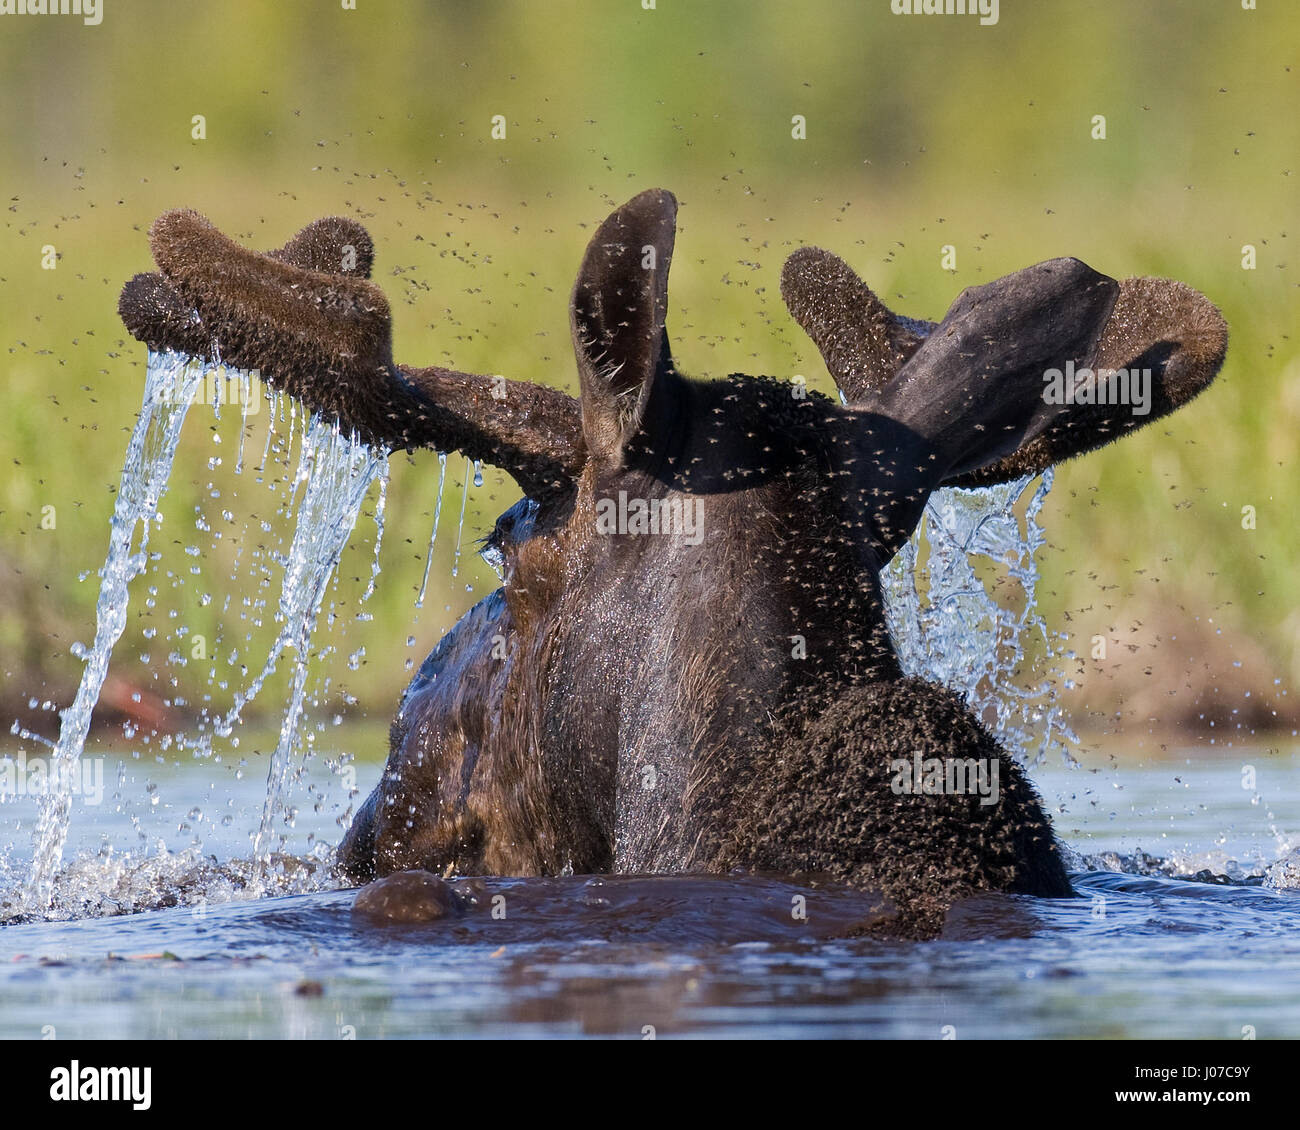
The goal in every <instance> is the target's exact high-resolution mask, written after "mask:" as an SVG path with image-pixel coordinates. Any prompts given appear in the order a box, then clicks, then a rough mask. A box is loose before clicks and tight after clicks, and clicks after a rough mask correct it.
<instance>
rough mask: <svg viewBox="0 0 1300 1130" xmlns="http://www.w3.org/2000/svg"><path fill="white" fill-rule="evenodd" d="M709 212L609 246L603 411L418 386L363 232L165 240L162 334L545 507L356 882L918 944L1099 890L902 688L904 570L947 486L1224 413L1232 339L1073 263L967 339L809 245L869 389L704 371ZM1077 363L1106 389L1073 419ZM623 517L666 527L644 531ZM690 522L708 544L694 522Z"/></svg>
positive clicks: (528, 504)
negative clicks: (727, 893) (985, 896)
mask: <svg viewBox="0 0 1300 1130" xmlns="http://www.w3.org/2000/svg"><path fill="white" fill-rule="evenodd" d="M676 215H677V201H676V199H675V198H674V197H673V196H672V195H671V194H670V193H668V192H666V191H663V190H649V191H646V192H642V193H641V194H640V195H638V196H636V197H634V198H633V199H632V200H630V201H628V202H627V203H626V204H624V205H623V206H622V207H620V208H618V209H617V210H616V211H615V212H613V214H611V215H610V216H609V217H608V218H607V219H606V220H605V221H604V223H603V224H602V225H601V226H600V228H599V229H598V230H597V231H596V233H595V235H594V236H593V237H592V239H591V241H590V244H589V246H588V248H587V251H586V254H585V257H584V258H583V260H582V264H581V267H580V269H579V271H578V277H577V281H576V284H575V286H574V288H573V293H572V299H571V306H570V314H571V326H572V333H573V344H574V350H575V353H576V357H577V369H578V378H579V387H580V396H579V397H578V398H576V399H575V398H573V397H570V396H568V395H566V394H565V393H563V392H561V391H559V390H556V389H553V388H549V387H545V386H542V385H537V384H532V383H529V382H524V381H515V380H507V379H504V378H500V377H497V378H494V377H490V376H484V375H476V374H470V373H461V372H456V371H453V370H448V369H443V368H437V367H433V368H422V369H418V368H411V367H408V366H404V365H397V364H395V363H394V361H393V358H392V347H391V338H392V334H391V315H390V310H389V306H388V303H387V302H386V300H385V298H384V296H383V294H382V292H381V291H380V290H379V288H378V287H377V286H375V285H374V284H373V283H371V282H370V281H369V274H370V269H371V266H372V264H373V260H374V245H373V243H372V241H371V239H370V237H369V235H368V234H367V233H366V231H365V230H364V229H363V228H362V227H361V226H360V225H358V224H356V223H355V222H354V221H351V220H348V219H343V218H338V217H332V218H326V219H322V220H318V221H316V222H315V223H313V224H311V225H309V226H308V227H307V228H305V229H303V230H302V231H301V232H300V233H299V234H298V235H297V236H296V237H295V238H294V239H293V240H292V241H291V242H290V243H288V244H287V245H286V246H284V247H283V248H281V249H279V250H276V251H271V252H267V253H258V252H254V251H251V250H248V249H246V248H244V247H242V246H240V245H238V244H236V243H234V242H233V241H231V240H229V239H228V238H226V237H225V236H224V235H222V234H221V233H220V232H219V231H218V230H217V229H216V228H215V227H213V226H212V225H211V224H210V223H209V222H208V221H207V220H205V219H204V218H203V217H201V216H199V215H198V214H196V213H194V212H191V211H174V212H169V213H167V214H165V215H163V216H162V217H160V218H159V219H158V220H157V221H156V223H155V224H154V226H153V228H152V229H151V232H150V244H151V249H152V252H153V256H154V259H155V261H156V264H157V266H158V268H159V273H149V274H142V275H137V276H136V277H135V278H133V279H132V280H131V281H130V282H129V283H128V284H127V285H126V287H125V289H124V290H123V293H122V297H121V301H120V303H119V311H120V314H121V316H122V318H123V321H124V323H125V324H126V326H127V328H128V329H129V330H130V332H131V333H132V334H133V335H134V336H135V337H137V338H138V339H140V340H142V341H144V342H146V343H147V344H148V345H149V346H150V347H151V348H154V349H162V348H169V349H173V350H176V351H179V352H184V353H188V354H190V355H193V356H196V357H200V358H209V359H212V358H216V357H218V356H219V357H220V359H221V360H222V361H223V362H224V363H225V364H227V365H236V366H239V367H241V368H246V369H255V370H257V371H259V372H260V374H261V376H262V378H263V379H264V380H265V381H267V382H268V383H270V384H271V385H273V386H276V387H278V388H280V389H282V390H283V391H284V392H286V393H288V394H291V395H292V396H294V397H296V398H298V399H299V400H300V401H301V402H302V403H303V404H305V405H307V406H308V407H309V408H310V409H311V410H313V411H314V412H316V413H319V414H323V415H325V416H326V417H329V418H337V420H338V421H339V424H340V426H341V427H343V428H345V429H348V430H351V431H352V432H353V433H355V434H356V435H357V436H358V437H360V438H361V439H363V440H365V441H367V442H370V443H373V444H378V445H382V446H384V447H385V448H388V449H392V450H396V449H406V450H415V449H418V448H435V449H438V450H441V451H449V450H456V451H459V452H462V453H463V454H465V455H466V456H467V457H469V458H472V459H479V460H483V461H485V462H488V463H491V464H493V465H496V466H498V467H501V468H503V469H504V470H505V471H507V472H508V473H509V474H510V475H512V476H513V478H514V479H515V481H516V482H517V483H518V486H519V488H520V490H521V491H522V494H523V497H522V498H521V500H520V501H519V502H518V503H516V504H515V505H514V506H512V507H510V509H508V510H507V511H506V512H505V514H503V515H502V517H501V518H500V519H499V520H498V521H497V523H496V526H495V529H494V530H493V531H492V533H491V534H490V535H489V537H488V538H487V539H486V544H487V548H488V549H489V550H490V551H491V552H492V553H493V554H494V555H495V556H496V559H497V560H498V561H499V562H500V564H501V572H502V576H503V584H502V585H501V587H500V588H499V589H497V590H496V591H495V592H493V593H492V594H491V595H490V596H488V597H486V598H485V599H483V600H481V601H480V602H479V603H478V604H477V605H475V606H474V607H473V608H472V609H471V610H470V611H469V612H467V613H466V614H465V616H464V617H463V618H462V620H461V621H460V622H459V623H458V624H457V625H456V627H455V628H454V629H453V630H452V631H450V632H449V633H448V634H447V635H446V636H445V637H444V638H443V639H442V640H441V642H440V643H439V644H438V645H437V646H436V647H435V648H434V650H433V652H432V653H431V654H430V655H429V657H428V658H427V659H426V660H425V662H424V664H423V665H422V666H421V668H420V669H419V671H418V672H417V674H416V676H415V678H414V679H413V681H412V682H411V684H410V686H409V687H408V688H407V690H406V692H405V693H404V695H403V696H402V699H401V703H400V706H399V708H398V711H397V715H396V718H395V719H394V721H393V723H392V727H391V734H390V750H389V757H388V762H387V765H386V767H385V770H384V772H383V775H382V779H381V781H380V782H379V784H378V786H377V787H376V788H375V790H374V791H373V793H372V794H371V795H370V796H369V798H368V799H367V800H366V801H365V803H364V804H363V805H362V806H361V807H360V809H359V810H358V812H357V814H356V817H355V819H354V821H353V823H352V825H351V828H350V830H349V831H348V832H347V834H346V837H345V838H344V840H343V842H342V843H341V845H340V846H339V849H338V866H339V869H340V870H341V872H342V873H343V874H344V875H345V876H346V877H348V878H350V879H351V880H354V881H357V882H361V881H373V880H378V881H383V879H384V877H385V876H395V875H397V874H399V873H405V872H412V871H428V872H434V873H436V874H439V875H449V874H462V875H473V874H480V875H491V874H497V875H561V874H570V873H600V872H618V873H663V872H684V871H694V872H725V871H731V870H736V869H742V870H747V871H770V872H779V873H783V874H792V875H808V876H814V877H817V878H819V879H820V878H822V877H825V878H827V879H830V880H832V881H840V882H845V883H850V884H856V885H859V886H862V887H865V888H869V889H872V890H876V891H880V892H883V894H884V895H885V896H886V898H887V899H888V900H890V902H891V903H892V904H893V905H894V906H895V907H896V908H897V911H898V918H897V923H898V924H899V925H898V929H900V930H901V931H903V932H905V933H910V934H913V935H919V936H928V935H933V934H934V933H935V932H936V931H937V930H938V929H939V928H940V927H941V925H942V922H943V917H944V914H945V913H946V910H947V908H948V907H949V906H950V905H951V904H952V903H953V902H954V900H956V899H959V898H962V897H964V896H967V895H970V894H973V893H977V892H984V891H1000V892H1020V893H1028V894H1034V895H1038V896H1043V897H1062V898H1064V897H1070V896H1071V894H1072V891H1071V887H1070V883H1069V880H1068V877H1067V873H1066V869H1065V866H1064V863H1063V860H1062V853H1061V850H1060V847H1059V845H1058V843H1057V841H1056V839H1055V838H1054V835H1053V832H1052V828H1051V824H1050V822H1049V820H1048V818H1047V816H1046V814H1045V813H1044V811H1043V809H1042V806H1041V804H1040V801H1039V798H1038V797H1037V795H1036V794H1035V792H1034V789H1033V787H1032V785H1031V783H1030V781H1029V779H1028V778H1027V776H1026V774H1025V773H1024V772H1023V770H1022V769H1021V767H1020V766H1019V764H1018V763H1017V762H1016V761H1015V760H1014V759H1013V758H1012V757H1011V756H1010V755H1009V754H1008V753H1007V752H1006V750H1004V749H1003V748H1002V747H1001V746H1000V745H999V744H998V742H997V741H996V740H995V739H994V737H993V736H992V735H991V734H990V733H989V731H988V730H987V729H985V727H984V726H983V725H982V724H981V722H980V721H979V720H978V719H977V718H976V717H974V716H973V715H972V714H971V712H970V711H969V710H968V709H967V708H966V707H965V705H964V704H963V703H962V701H961V700H960V699H959V698H958V697H957V696H956V695H955V694H954V693H952V692H951V691H949V690H947V689H945V688H943V687H941V686H938V685H934V684H931V683H929V682H926V681H924V680H921V679H918V678H912V677H904V676H903V674H902V671H901V669H900V667H899V663H898V660H897V658H896V656H895V654H894V651H893V648H892V646H891V642H890V638H889V633H888V630H887V628H886V624H885V617H884V612H883V606H882V594H881V587H880V581H879V574H880V570H881V569H882V568H883V567H884V566H885V565H886V564H887V563H888V562H889V561H890V559H891V558H892V557H893V555H894V554H895V552H896V551H897V550H898V549H899V548H900V547H901V546H902V545H903V544H904V543H905V542H906V540H907V539H908V538H909V537H910V536H911V534H912V532H913V530H914V529H915V527H916V525H917V523H918V521H919V520H920V517H921V514H922V511H923V509H924V506H925V503H926V500H927V498H928V497H929V496H930V495H931V493H932V492H934V491H935V490H937V489H939V488H940V487H944V486H958V487H973V486H980V485H985V484H991V483H996V482H1000V481H1004V480H1007V479H1010V478H1014V477H1020V476H1024V475H1028V474H1034V473H1038V472H1041V471H1043V470H1044V469H1046V468H1047V467H1048V466H1050V465H1052V464H1054V463H1057V462H1059V461H1060V460H1063V459H1067V458H1070V457H1071V456H1075V455H1078V454H1081V453H1083V452H1086V451H1089V450H1092V449H1095V448H1097V447H1100V446H1101V445H1103V444H1105V443H1108V442H1110V441H1112V440H1114V439H1117V438H1119V437H1121V436H1122V435H1124V434H1125V433H1126V432H1128V431H1131V430H1133V429H1134V428H1136V427H1138V426H1141V425H1145V424H1147V423H1149V422H1150V421H1152V420H1154V419H1157V418H1159V417H1161V416H1163V415H1166V414H1167V413H1169V412H1170V411H1172V410H1173V409H1175V408H1177V407H1179V406H1180V405H1182V404H1184V403H1185V402H1187V401H1188V400H1190V399H1191V398H1192V397H1194V396H1196V395H1197V394H1198V393H1200V392H1201V391H1202V390H1203V389H1205V388H1206V387H1207V386H1208V385H1209V383H1210V382H1211V381H1212V380H1213V378H1214V376H1215V374H1216V373H1217V372H1218V370H1219V368H1220V366H1221V365H1222V362H1223V359H1224V355H1225V353H1226V349H1227V328H1226V324H1225V322H1224V320H1223V318H1222V316H1221V315H1220V313H1219V311H1218V310H1217V309H1216V308H1215V307H1214V306H1213V305H1212V304H1211V303H1210V302H1209V301H1208V300H1207V299H1206V298H1205V297H1203V296H1202V295H1201V294H1199V293H1198V292H1196V291H1195V290H1192V289H1191V288H1189V287H1187V286H1185V285H1183V284H1182V283H1179V282H1176V281H1171V280H1165V279H1154V278H1136V279H1127V280H1124V281H1117V280H1115V279H1112V278H1109V277H1107V276H1105V275H1102V274H1099V273H1097V272H1096V271H1094V270H1092V269H1091V268H1089V267H1088V266H1086V265H1085V264H1083V263H1082V262H1080V261H1078V260H1076V259H1069V258H1061V259H1052V260H1049V261H1047V262H1043V263H1039V264H1037V265H1036V266H1032V267H1028V268H1026V269H1024V270H1021V271H1017V272H1016V273H1014V274H1011V275H1008V276H1006V277H1004V278H1000V279H997V280H996V281H993V282H990V283H987V284H985V285H981V286H975V287H971V288H969V289H967V290H965V291H964V292H962V294H961V295H960V296H959V297H958V298H957V300H956V302H955V303H954V304H953V306H952V307H951V309H950V310H949V311H948V313H947V314H946V316H945V317H944V318H943V320H942V321H941V322H939V323H938V324H935V323H932V322H927V321H923V320H917V319H912V318H907V317H903V316H900V315H896V314H894V313H892V312H891V311H890V310H889V309H888V308H887V307H886V306H885V304H884V303H882V302H881V301H880V299H879V298H877V296H876V295H875V294H874V293H873V292H872V291H871V290H870V288H869V287H868V286H867V285H866V283H864V282H863V281H862V280H861V279H860V278H858V277H857V275H855V274H854V272H853V271H852V270H851V269H850V268H849V266H848V265H847V264H846V263H844V262H843V261H842V260H840V259H839V258H837V257H836V256H834V255H832V254H830V253H829V252H827V251H823V250H820V249H818V248H814V247H803V248H801V249H799V250H797V251H795V252H794V254H792V255H791V256H790V257H789V259H788V261H787V262H786V263H785V266H784V268H783V271H782V274H781V293H782V295H783V297H784V299H785V302H786V304H787V306H788V308H789V310H790V312H791V313H792V315H793V316H794V318H795V320H796V321H797V322H798V323H799V324H800V325H801V326H802V327H803V329H804V330H805V331H806V332H807V333H808V334H809V335H810V337H811V338H812V340H813V342H814V343H815V344H816V346H817V348H818V350H819V352H820V353H821V355H822V357H823V358H824V360H825V363H826V365H827V367H828V369H829V371H830V373H831V375H832V376H833V378H834V380H835V383H836V385H837V386H838V388H839V391H840V394H841V396H840V400H839V401H838V402H837V401H835V400H832V399H830V398H828V397H825V396H822V395H820V394H817V393H815V392H812V391H810V390H807V389H806V387H805V386H801V385H800V384H799V383H797V382H792V381H790V380H781V379H772V378H766V377H750V376H743V375H738V374H737V375H732V376H729V377H726V378H725V379H717V380H697V379H692V378H690V377H688V376H686V375H685V374H683V373H681V372H680V371H679V370H678V368H677V366H676V364H675V363H674V361H673V357H672V352H671V349H670V345H669V339H668V335H667V330H666V324H667V319H668V272H669V266H670V263H671V260H672V253H673V244H674V237H675V233H676ZM1119 370H1128V371H1133V372H1138V371H1142V372H1145V371H1148V370H1149V372H1150V378H1151V380H1150V394H1149V403H1148V405H1147V410H1146V411H1145V412H1144V413H1142V414H1137V413H1135V412H1134V411H1133V410H1132V408H1131V406H1129V405H1126V404H1123V403H1114V402H1113V400H1114V399H1115V398H1108V397H1106V396H1105V395H1100V394H1098V390H1099V386H1100V383H1101V382H1103V381H1105V379H1106V376H1107V374H1108V373H1114V372H1116V371H1119ZM1049 371H1056V372H1058V373H1059V372H1070V373H1072V374H1073V375H1074V378H1075V380H1076V384H1077V387H1076V388H1075V389H1074V390H1073V391H1074V392H1076V393H1078V394H1079V395H1073V396H1060V395H1057V396H1045V395H1044V391H1043V390H1044V381H1045V374H1046V373H1048V372H1049ZM1085 385H1087V387H1084V386H1085ZM1088 393H1090V394H1088ZM1085 394H1086V395H1085ZM613 500H618V505H619V506H621V507H622V508H623V512H624V513H628V514H630V513H631V512H632V510H633V507H632V506H631V505H630V504H629V502H628V500H632V502H633V503H639V504H640V505H641V509H642V512H647V511H649V510H655V511H657V512H658V513H659V514H660V515H661V516H666V517H665V520H664V521H662V522H657V523H655V524H654V525H650V524H648V523H646V522H644V521H642V522H640V523H637V522H634V521H627V522H623V523H621V524H619V525H616V527H615V528H614V529H612V530H611V529H610V528H609V524H608V523H605V524H603V525H602V523H601V522H600V521H598V518H599V516H601V515H608V513H609V508H610V506H611V504H612V502H613ZM674 507H676V509H675V510H674ZM687 507H689V508H690V513H691V514H692V515H694V516H696V517H698V520H699V521H698V528H693V529H687V528H685V524H684V523H682V522H680V521H678V522H674V521H672V520H670V519H671V517H672V516H673V515H674V514H677V515H679V516H680V515H681V514H682V513H684V512H685V508H687ZM918 755H923V756H924V757H925V758H926V759H939V760H940V761H941V762H943V763H945V764H949V763H952V762H954V761H960V762H963V763H965V764H968V765H972V766H974V765H979V766H980V767H981V768H982V769H987V768H990V767H991V769H992V773H991V774H990V775H989V776H990V777H991V779H992V780H994V781H996V782H998V783H999V785H998V792H997V795H996V803H988V801H989V798H988V797H987V796H984V797H981V796H979V795H975V794H974V793H973V792H971V791H970V790H965V791H962V790H950V789H943V788H939V789H933V790H931V789H924V788H917V789H909V790H901V791H900V790H899V788H898V787H897V774H896V773H895V772H894V771H893V769H892V766H894V765H895V763H897V762H899V761H900V760H905V761H908V762H911V760H912V759H913V758H914V757H917V756H918Z"/></svg>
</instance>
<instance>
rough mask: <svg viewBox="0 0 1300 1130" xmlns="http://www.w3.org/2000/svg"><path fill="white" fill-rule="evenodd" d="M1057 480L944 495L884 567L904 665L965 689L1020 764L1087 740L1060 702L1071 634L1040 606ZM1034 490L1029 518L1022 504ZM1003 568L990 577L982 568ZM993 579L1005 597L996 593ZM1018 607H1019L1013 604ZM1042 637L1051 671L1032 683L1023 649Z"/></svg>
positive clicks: (977, 711)
mask: <svg viewBox="0 0 1300 1130" xmlns="http://www.w3.org/2000/svg"><path fill="white" fill-rule="evenodd" d="M1051 486H1052V472H1051V470H1050V469H1049V470H1048V471H1047V472H1046V473H1044V475H1043V476H1042V478H1041V479H1039V480H1037V481H1035V479H1034V478H1033V477H1032V476H1026V477H1024V478H1021V479H1017V480H1014V481H1012V482H1006V483H999V484H997V485H995V486H991V487H985V488H981V489H979V490H963V489H959V488H951V489H945V490H940V491H937V492H935V494H934V495H933V496H932V497H931V498H930V501H929V502H928V503H927V505H926V508H925V513H924V515H923V516H922V519H921V522H920V524H919V525H918V527H917V530H916V532H915V533H914V534H913V535H912V538H911V540H910V541H909V542H908V544H907V545H905V546H904V547H903V548H902V549H901V550H900V551H899V552H898V554H897V555H896V556H895V557H894V560H893V561H891V562H890V564H889V565H888V566H887V567H886V568H885V569H884V570H882V571H881V583H882V586H883V589H884V594H885V610H886V618H887V620H888V623H889V631H890V635H891V637H892V638H893V641H894V648H895V650H896V651H897V653H898V658H899V662H900V663H901V665H902V667H903V670H904V671H905V672H906V673H907V674H909V675H921V676H924V677H925V678H927V679H931V680H934V681H935V682H939V683H943V684H944V685H945V686H948V687H951V688H952V689H953V690H955V691H957V692H958V693H960V694H961V695H962V696H963V698H964V699H965V700H966V703H967V705H968V706H969V707H970V708H971V710H972V711H974V713H975V714H976V715H977V716H979V717H980V718H981V719H983V720H984V721H985V722H986V724H989V725H990V728H991V729H992V730H993V731H994V732H995V733H996V734H997V735H998V737H999V738H1001V739H1002V741H1003V742H1004V743H1005V744H1006V745H1007V746H1008V747H1009V748H1010V749H1011V750H1012V751H1013V752H1014V753H1016V754H1017V755H1018V756H1019V757H1020V758H1021V759H1022V760H1023V761H1025V762H1026V763H1029V764H1036V763H1038V762H1040V761H1041V760H1042V759H1043V758H1044V757H1046V756H1047V753H1048V752H1049V751H1050V750H1056V751H1059V752H1060V753H1061V754H1062V755H1063V756H1064V757H1065V759H1066V760H1067V761H1068V760H1072V754H1071V752H1070V746H1071V744H1077V742H1078V738H1077V737H1076V736H1075V734H1074V733H1073V731H1071V730H1070V728H1069V726H1068V725H1067V724H1066V722H1065V721H1064V717H1063V712H1062V710H1061V708H1060V706H1059V705H1058V704H1057V702H1056V684H1057V682H1058V681H1059V682H1062V683H1068V680H1067V679H1066V678H1065V675H1064V672H1063V670H1062V668H1061V665H1062V661H1063V660H1065V659H1068V658H1069V654H1068V653H1067V652H1065V651H1064V650H1063V645H1064V640H1065V637H1064V636H1062V635H1060V634H1058V633H1053V632H1050V631H1049V630H1048V628H1047V625H1046V624H1045V623H1044V621H1043V618H1042V616H1041V615H1040V613H1039V611H1038V602H1037V594H1036V588H1037V582H1038V566H1037V564H1036V562H1035V560H1034V557H1035V554H1037V552H1038V550H1039V549H1040V548H1041V547H1042V545H1043V543H1044V540H1045V538H1044V533H1043V528H1042V526H1041V525H1040V524H1039V522H1038V515H1039V512H1040V511H1041V509H1042V507H1043V503H1044V502H1045V501H1046V498H1047V494H1048V492H1049V491H1050V490H1051ZM1026 496H1028V502H1027V505H1026V507H1025V515H1024V520H1023V526H1022V522H1021V519H1020V517H1019V516H1018V514H1017V512H1016V507H1017V505H1018V504H1019V503H1020V502H1021V500H1022V499H1023V498H1025V497H1026ZM977 568H978V569H981V570H983V571H985V572H988V571H989V570H990V569H992V570H994V571H996V573H997V576H998V578H999V580H1000V581H1001V582H1002V583H1001V584H998V585H996V586H986V585H985V583H984V582H983V581H981V579H980V576H979V575H978V573H977V571H976V570H977ZM994 587H996V590H997V593H998V598H997V599H995V598H994V595H993V593H992V591H991V589H992V588H994ZM1017 605H1018V606H1019V608H1018V610H1017V607H1016V606H1017ZM1039 643H1041V646H1042V650H1043V654H1044V657H1045V661H1046V668H1045V671H1046V673H1045V674H1043V675H1042V676H1041V677H1040V678H1038V679H1037V680H1035V681H1030V682H1028V683H1026V682H1025V681H1024V678H1023V674H1022V671H1021V666H1022V663H1023V661H1024V660H1025V658H1026V651H1027V650H1028V649H1029V648H1030V647H1032V646H1035V645H1036V644H1039Z"/></svg>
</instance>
